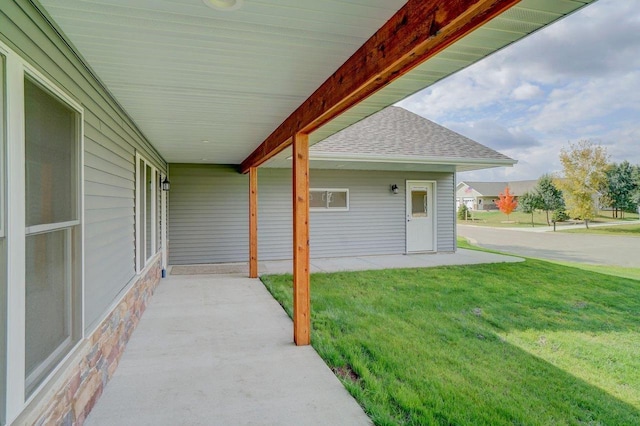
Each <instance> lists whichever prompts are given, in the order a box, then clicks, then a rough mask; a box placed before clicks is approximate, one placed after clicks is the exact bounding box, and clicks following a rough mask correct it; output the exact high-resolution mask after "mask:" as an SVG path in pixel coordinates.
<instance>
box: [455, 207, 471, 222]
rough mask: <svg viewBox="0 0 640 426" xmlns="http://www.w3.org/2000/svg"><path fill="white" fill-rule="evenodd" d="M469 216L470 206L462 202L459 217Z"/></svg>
mask: <svg viewBox="0 0 640 426" xmlns="http://www.w3.org/2000/svg"><path fill="white" fill-rule="evenodd" d="M469 216H471V214H470V213H469V208H468V207H467V206H466V205H465V204H464V203H462V204H460V207H458V219H460V220H467V218H468V217H469Z"/></svg>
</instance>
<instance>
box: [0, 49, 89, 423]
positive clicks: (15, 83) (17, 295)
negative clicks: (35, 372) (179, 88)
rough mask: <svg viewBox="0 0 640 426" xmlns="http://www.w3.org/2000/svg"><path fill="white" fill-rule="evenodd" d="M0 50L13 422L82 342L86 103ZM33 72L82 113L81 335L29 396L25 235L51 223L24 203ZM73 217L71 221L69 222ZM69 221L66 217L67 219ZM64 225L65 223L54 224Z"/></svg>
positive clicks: (8, 410)
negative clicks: (1, 60)
mask: <svg viewBox="0 0 640 426" xmlns="http://www.w3.org/2000/svg"><path fill="white" fill-rule="evenodd" d="M0 54H2V55H3V56H4V57H5V89H6V91H5V99H6V104H5V108H6V109H5V118H6V120H5V124H6V130H5V134H6V142H7V144H6V154H5V157H4V160H5V165H6V177H5V178H6V181H5V182H4V183H5V185H4V187H5V188H6V189H5V193H4V196H5V198H6V200H5V203H6V204H5V206H6V218H5V220H6V228H5V229H4V236H5V238H6V239H7V240H6V244H7V282H8V283H10V285H8V288H7V312H6V319H7V322H6V326H7V336H6V339H7V340H6V351H7V354H6V355H7V356H6V362H7V374H6V388H7V389H11V392H7V394H6V400H5V401H0V403H4V406H5V408H6V411H5V420H6V422H7V424H10V423H11V422H13V421H14V420H15V418H16V417H17V416H18V415H19V414H20V413H21V412H22V410H23V409H24V408H25V407H26V406H27V405H28V404H29V403H30V402H31V401H32V400H33V399H34V398H36V397H37V395H38V394H39V393H40V392H41V391H42V389H43V388H44V387H45V386H46V385H47V384H48V383H49V381H50V380H51V378H52V377H53V376H55V374H56V373H57V372H58V371H59V369H60V368H61V367H62V366H63V365H64V364H65V362H66V361H67V360H68V359H69V358H70V357H71V356H73V354H75V353H76V351H77V349H78V347H79V346H80V345H81V344H82V342H83V340H84V338H85V335H84V329H85V314H84V309H85V303H84V294H85V291H84V284H85V271H84V268H85V256H84V247H85V243H84V238H85V229H84V227H85V226H84V224H85V220H84V108H83V107H82V105H80V104H79V103H78V102H77V101H76V100H75V99H73V98H72V97H71V96H69V95H68V94H67V93H66V92H65V91H64V90H62V89H60V88H59V87H58V86H57V85H56V84H55V83H54V82H52V81H51V80H49V79H48V78H47V77H46V76H44V74H42V73H41V72H39V71H38V70H37V69H36V68H35V67H33V66H31V65H30V64H29V63H28V62H27V61H26V60H24V59H23V58H22V57H20V56H19V55H18V54H17V53H15V52H14V51H13V50H11V49H10V48H9V47H8V46H7V45H6V44H4V43H2V42H1V41H0ZM26 77H29V78H30V79H31V80H33V81H34V82H36V83H38V84H39V85H41V86H42V87H43V88H44V89H46V90H47V91H48V92H49V93H51V94H52V95H53V96H55V97H57V98H58V99H59V100H60V101H61V102H63V103H64V104H66V105H67V106H68V107H69V108H71V109H73V110H74V111H76V112H77V114H78V128H77V132H78V135H77V138H78V139H77V150H78V152H77V155H78V159H77V164H78V166H77V167H78V170H77V173H76V180H77V183H78V185H77V191H78V194H77V198H76V199H77V208H78V212H77V220H74V221H71V222H73V226H78V232H79V233H80V235H79V239H78V241H79V244H80V248H79V258H78V262H80V265H79V266H78V267H79V280H80V283H79V284H78V285H79V293H80V294H79V300H78V301H77V303H78V305H77V308H78V312H73V314H77V315H79V319H78V321H79V322H80V324H78V325H77V326H78V341H77V342H76V344H74V345H73V347H71V348H66V349H68V352H67V354H66V355H65V356H64V357H63V358H62V359H60V361H59V362H58V363H57V365H56V366H55V367H53V368H52V369H51V371H50V372H49V373H48V374H47V376H46V377H45V378H44V379H43V380H42V381H41V382H40V384H39V385H38V386H37V387H36V388H35V389H33V391H32V392H31V394H30V396H29V397H28V398H25V389H26V380H25V368H26V363H25V351H26V336H25V326H26V323H25V320H26V317H25V315H26V294H25V288H26V259H25V253H26V251H25V249H26V237H27V235H28V233H29V232H31V233H33V232H38V231H39V232H44V231H46V230H48V229H50V228H51V226H50V225H44V226H35V227H29V228H27V227H26V205H25V195H26V194H25V191H26V184H25V131H24V126H25V113H24V107H25V102H24V80H25V78H26ZM69 223H70V222H69ZM69 223H65V224H64V225H67V224H69ZM56 225H62V224H56Z"/></svg>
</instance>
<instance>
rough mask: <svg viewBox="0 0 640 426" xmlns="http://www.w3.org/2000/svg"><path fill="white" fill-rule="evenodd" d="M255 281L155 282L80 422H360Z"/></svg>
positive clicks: (194, 278) (200, 278)
mask: <svg viewBox="0 0 640 426" xmlns="http://www.w3.org/2000/svg"><path fill="white" fill-rule="evenodd" d="M292 329H293V326H292V323H291V320H290V319H289V317H288V316H287V315H286V313H285V312H284V310H283V309H282V308H281V307H280V305H279V304H278V303H277V302H276V301H275V300H274V299H273V298H272V297H271V295H270V294H269V293H268V292H267V290H266V289H265V287H264V286H263V285H262V283H261V282H260V281H259V280H257V279H249V278H245V277H242V276H231V275H182V276H169V278H166V279H164V280H163V281H162V283H161V284H160V286H159V287H158V289H157V291H156V294H155V295H154V296H153V299H152V302H151V303H150V305H149V307H148V308H147V312H145V314H144V316H143V317H142V319H141V321H140V324H139V325H138V328H137V329H136V331H135V332H134V333H133V336H132V338H131V341H130V342H129V345H128V346H127V349H126V351H125V353H124V355H123V357H122V359H121V361H120V365H119V366H118V369H117V370H116V373H115V375H114V376H113V378H112V380H111V381H110V382H109V383H108V384H107V386H106V387H105V391H104V394H103V395H102V397H101V398H100V399H99V400H98V403H97V404H96V406H95V408H94V409H93V411H92V412H91V414H89V417H88V418H87V422H86V423H85V424H86V425H89V426H92V425H94V426H95V425H105V426H107V425H108V426H112V425H119V426H123V425H136V426H141V425H368V424H370V421H369V418H368V417H367V416H366V415H365V413H364V412H363V411H362V409H361V408H360V406H359V405H358V404H357V403H356V401H355V400H354V399H353V398H352V397H351V396H350V395H349V394H348V393H347V391H346V390H345V388H344V387H343V386H342V384H341V383H340V382H339V381H338V379H337V378H336V377H335V376H334V375H333V373H332V372H331V370H330V369H329V368H328V367H327V366H326V364H325V363H324V361H323V360H322V359H321V358H320V357H319V356H318V354H317V353H316V352H315V351H314V350H313V348H312V347H311V346H306V347H296V346H294V344H293V343H292Z"/></svg>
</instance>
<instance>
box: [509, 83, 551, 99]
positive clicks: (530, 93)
mask: <svg viewBox="0 0 640 426" xmlns="http://www.w3.org/2000/svg"><path fill="white" fill-rule="evenodd" d="M542 95H544V92H543V91H542V89H540V87H538V86H536V85H535V84H531V83H522V84H521V85H520V86H518V87H516V88H515V89H514V90H513V92H512V93H511V97H512V98H513V99H515V100H517V101H528V100H531V99H535V98H539V97H541V96H542Z"/></svg>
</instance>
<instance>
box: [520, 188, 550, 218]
mask: <svg viewBox="0 0 640 426" xmlns="http://www.w3.org/2000/svg"><path fill="white" fill-rule="evenodd" d="M518 207H519V208H520V210H522V211H523V212H524V213H530V214H531V226H535V224H534V222H533V214H534V213H535V211H536V210H540V209H542V198H541V197H540V194H538V193H537V191H535V190H534V191H531V192H525V193H524V194H522V195H521V196H520V197H518ZM548 215H549V213H548V212H547V218H548V217H549V216H548ZM547 220H548V219H547Z"/></svg>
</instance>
